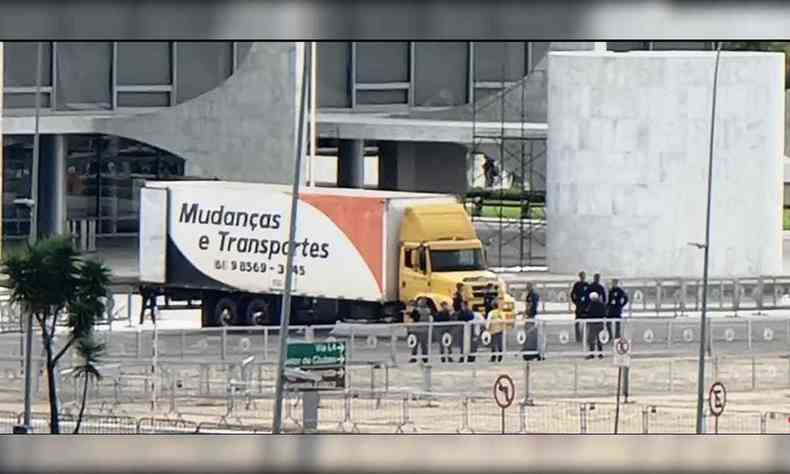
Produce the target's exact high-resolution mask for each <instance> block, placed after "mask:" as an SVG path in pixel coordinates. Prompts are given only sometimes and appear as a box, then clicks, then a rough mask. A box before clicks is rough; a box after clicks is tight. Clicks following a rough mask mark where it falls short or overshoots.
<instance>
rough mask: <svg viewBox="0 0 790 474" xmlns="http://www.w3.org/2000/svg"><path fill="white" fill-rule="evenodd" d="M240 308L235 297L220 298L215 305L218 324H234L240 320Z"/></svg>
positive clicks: (215, 318) (215, 316) (215, 317)
mask: <svg viewBox="0 0 790 474" xmlns="http://www.w3.org/2000/svg"><path fill="white" fill-rule="evenodd" d="M238 316H239V309H238V306H237V304H236V301H235V300H234V299H233V298H228V297H225V298H220V299H219V301H217V304H216V306H214V321H215V322H216V323H217V326H233V325H234V324H235V323H236V321H238Z"/></svg>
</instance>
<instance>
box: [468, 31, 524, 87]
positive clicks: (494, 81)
mask: <svg viewBox="0 0 790 474" xmlns="http://www.w3.org/2000/svg"><path fill="white" fill-rule="evenodd" d="M529 51H530V49H529V47H528V45H527V43H524V42H493V41H486V42H480V43H472V62H473V68H472V70H473V75H474V78H473V79H474V81H473V83H474V89H473V94H474V100H475V101H477V100H480V99H483V98H485V97H487V96H489V95H492V94H496V93H498V92H499V91H501V90H502V89H503V87H504V88H505V89H507V88H508V87H511V86H513V85H515V84H516V82H518V81H519V80H521V79H522V78H523V77H524V76H526V75H527V73H528V72H529V70H528V68H529V65H530V58H529Z"/></svg>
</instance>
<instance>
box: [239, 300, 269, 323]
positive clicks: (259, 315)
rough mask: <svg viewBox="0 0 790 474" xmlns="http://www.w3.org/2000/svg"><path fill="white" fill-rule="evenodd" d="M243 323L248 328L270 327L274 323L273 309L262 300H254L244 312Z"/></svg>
mask: <svg viewBox="0 0 790 474" xmlns="http://www.w3.org/2000/svg"><path fill="white" fill-rule="evenodd" d="M244 321H245V322H246V323H247V324H249V325H250V326H271V325H272V324H274V323H275V320H274V308H273V307H272V305H271V304H270V303H269V301H267V300H265V299H263V298H254V299H252V300H251V301H250V302H249V303H248V304H247V308H246V310H245V311H244Z"/></svg>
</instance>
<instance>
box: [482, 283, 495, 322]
mask: <svg viewBox="0 0 790 474" xmlns="http://www.w3.org/2000/svg"><path fill="white" fill-rule="evenodd" d="M496 299H497V291H496V290H495V289H494V284H493V283H489V284H488V285H486V290H485V294H484V295H483V314H484V315H485V317H488V313H490V312H491V310H492V309H494V305H495V304H496Z"/></svg>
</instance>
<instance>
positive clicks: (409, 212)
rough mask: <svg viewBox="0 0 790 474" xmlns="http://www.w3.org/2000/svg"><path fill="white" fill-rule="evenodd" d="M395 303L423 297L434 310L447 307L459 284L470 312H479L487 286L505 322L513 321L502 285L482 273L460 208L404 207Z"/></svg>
mask: <svg viewBox="0 0 790 474" xmlns="http://www.w3.org/2000/svg"><path fill="white" fill-rule="evenodd" d="M399 279H400V282H399V283H400V286H399V295H400V300H401V302H403V303H406V302H408V301H410V300H412V299H416V298H419V297H427V298H428V299H429V301H430V302H431V303H432V304H433V306H434V308H439V306H440V304H441V303H442V302H448V303H452V298H453V293H454V292H455V289H456V285H457V284H458V283H463V284H464V291H465V293H466V299H467V300H468V301H469V303H470V306H471V308H472V310H473V311H478V312H482V311H483V298H484V296H485V294H486V291H489V290H488V285H489V284H493V289H492V290H491V291H492V292H496V294H497V297H498V298H500V299H499V301H500V306H501V308H500V309H501V310H502V312H503V313H504V314H505V317H506V318H507V319H513V317H514V309H515V308H514V300H513V298H512V297H511V296H510V295H508V294H507V287H506V285H505V282H504V281H503V280H502V279H500V278H498V277H497V276H496V274H494V273H493V272H491V271H490V270H488V269H487V266H486V262H485V255H484V252H483V245H482V242H480V239H479V238H478V237H477V233H476V232H475V228H474V225H473V224H472V221H471V219H469V215H468V214H467V213H466V210H465V209H464V207H463V206H462V205H461V204H423V205H416V206H412V207H408V208H407V209H406V211H405V213H404V216H403V220H402V222H401V229H400V268H399Z"/></svg>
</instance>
